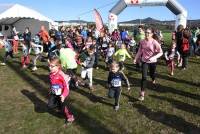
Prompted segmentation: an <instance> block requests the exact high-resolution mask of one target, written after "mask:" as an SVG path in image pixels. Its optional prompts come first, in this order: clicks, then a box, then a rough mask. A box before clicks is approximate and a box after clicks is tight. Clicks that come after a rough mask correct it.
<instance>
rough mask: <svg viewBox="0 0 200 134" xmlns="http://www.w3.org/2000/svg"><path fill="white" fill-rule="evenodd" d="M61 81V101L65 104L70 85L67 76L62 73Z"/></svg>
mask: <svg viewBox="0 0 200 134" xmlns="http://www.w3.org/2000/svg"><path fill="white" fill-rule="evenodd" d="M60 75H61V80H62V86H63V89H62V94H61V96H60V97H61V101H62V102H64V100H65V98H66V97H67V96H68V95H69V85H68V81H69V78H68V77H67V76H66V74H64V73H61V74H60Z"/></svg>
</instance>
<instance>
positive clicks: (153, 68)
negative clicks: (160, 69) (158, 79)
mask: <svg viewBox="0 0 200 134" xmlns="http://www.w3.org/2000/svg"><path fill="white" fill-rule="evenodd" d="M148 69H149V75H150V77H151V79H152V81H154V80H155V71H156V63H145V62H142V80H141V91H144V90H145V88H146V81H147V72H148Z"/></svg>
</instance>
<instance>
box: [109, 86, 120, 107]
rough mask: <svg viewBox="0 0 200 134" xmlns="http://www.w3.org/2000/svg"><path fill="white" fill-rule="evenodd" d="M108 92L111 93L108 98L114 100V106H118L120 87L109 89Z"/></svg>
mask: <svg viewBox="0 0 200 134" xmlns="http://www.w3.org/2000/svg"><path fill="white" fill-rule="evenodd" d="M109 90H110V91H109V92H112V93H111V95H109V97H111V98H113V97H114V98H115V106H119V100H120V95H121V88H120V87H113V88H112V87H111V88H110V89H109Z"/></svg>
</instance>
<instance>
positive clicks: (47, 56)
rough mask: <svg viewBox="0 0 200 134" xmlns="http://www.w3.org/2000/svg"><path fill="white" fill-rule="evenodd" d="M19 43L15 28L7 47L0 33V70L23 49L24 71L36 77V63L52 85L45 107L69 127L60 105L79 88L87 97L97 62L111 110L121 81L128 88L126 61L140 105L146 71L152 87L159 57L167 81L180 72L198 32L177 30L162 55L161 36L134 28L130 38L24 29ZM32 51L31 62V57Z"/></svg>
mask: <svg viewBox="0 0 200 134" xmlns="http://www.w3.org/2000/svg"><path fill="white" fill-rule="evenodd" d="M32 36H34V38H32ZM21 38H23V41H20V42H19V37H18V32H17V30H16V29H15V28H14V27H13V30H12V40H11V41H10V40H9V41H8V39H7V37H6V36H4V35H3V34H1V33H0V46H1V48H2V47H4V48H5V55H4V60H3V62H2V63H1V65H6V63H7V60H8V57H9V56H10V57H11V58H13V57H14V56H15V55H16V54H17V53H18V44H21V46H22V57H21V65H22V68H23V69H27V67H30V68H31V69H32V71H37V70H38V67H37V61H38V60H40V61H43V62H48V66H49V70H50V73H49V78H50V84H51V88H50V91H49V101H48V107H49V108H59V109H60V110H62V111H63V113H64V115H65V118H66V121H67V122H70V123H71V122H73V121H74V116H73V114H72V113H71V112H70V111H69V109H68V108H67V106H66V105H64V102H65V101H66V100H67V99H66V98H67V97H68V96H69V91H70V89H79V87H80V86H84V87H87V88H89V90H90V92H92V91H93V90H95V88H94V86H93V69H99V60H100V57H101V60H103V61H104V63H105V67H106V68H107V70H108V71H109V73H108V79H107V85H108V89H109V90H108V96H109V97H112V98H115V104H114V109H115V110H118V109H119V100H120V95H121V92H122V88H121V86H122V82H123V81H124V82H125V83H126V84H127V88H128V90H130V82H129V80H128V78H127V77H126V75H125V74H124V73H123V70H124V69H125V64H124V62H125V60H126V58H127V57H128V58H130V59H132V61H133V63H134V64H136V67H137V68H139V69H140V70H141V73H142V78H141V91H140V95H139V98H138V99H139V100H140V101H143V100H144V97H145V88H146V84H147V83H146V81H147V74H148V73H147V72H148V70H149V74H150V77H151V79H152V84H156V75H155V72H156V65H157V64H156V63H157V59H158V58H160V57H161V56H162V55H163V53H164V57H165V59H166V63H167V66H168V68H169V70H170V71H169V74H170V75H174V68H175V66H176V61H177V62H178V64H177V66H179V67H182V69H183V70H185V69H186V68H187V66H188V56H189V55H199V53H200V52H199V51H200V30H199V29H198V28H197V29H194V30H192V31H191V30H190V29H188V28H184V27H183V26H182V25H179V26H178V27H177V30H176V31H175V32H174V33H173V34H172V41H171V45H170V47H169V49H168V50H166V51H165V52H163V49H162V46H163V45H164V41H163V36H162V33H161V32H160V31H159V30H155V29H152V28H146V29H145V28H144V27H143V26H139V27H138V29H137V30H136V31H134V33H133V35H130V34H129V33H128V31H126V30H125V29H123V30H121V31H119V30H117V29H116V30H114V31H113V32H112V33H109V32H108V30H106V29H104V30H103V31H98V30H97V29H95V27H82V26H78V27H61V28H59V30H56V29H55V28H54V27H52V28H51V29H50V30H49V31H47V30H46V29H45V27H44V26H41V29H40V31H38V34H36V35H31V31H30V30H29V28H28V27H26V28H25V31H24V33H23V34H22V37H21ZM32 50H33V53H34V57H32V56H30V54H31V53H32ZM176 57H177V60H175V58H176ZM31 61H32V64H31ZM78 66H80V67H81V73H80V74H81V75H80V76H79V75H78V73H77V68H78ZM105 84H106V83H105Z"/></svg>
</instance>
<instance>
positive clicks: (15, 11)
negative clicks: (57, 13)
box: [0, 4, 56, 36]
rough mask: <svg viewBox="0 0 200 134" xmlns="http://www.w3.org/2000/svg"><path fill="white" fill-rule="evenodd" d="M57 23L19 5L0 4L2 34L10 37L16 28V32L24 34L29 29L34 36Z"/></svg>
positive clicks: (0, 28)
mask: <svg viewBox="0 0 200 134" xmlns="http://www.w3.org/2000/svg"><path fill="white" fill-rule="evenodd" d="M55 24H56V23H55V22H54V21H53V20H51V19H49V18H47V17H45V16H44V15H42V14H40V13H39V12H37V11H35V10H33V9H30V8H27V7H24V6H22V5H19V4H0V32H2V33H3V34H4V35H7V36H10V34H11V27H12V26H15V27H16V30H17V31H19V32H20V33H23V32H24V30H25V27H29V28H30V31H31V33H32V36H34V35H35V34H36V33H38V31H39V30H40V26H41V25H44V26H45V27H46V29H47V30H48V29H49V28H50V26H51V25H55Z"/></svg>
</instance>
